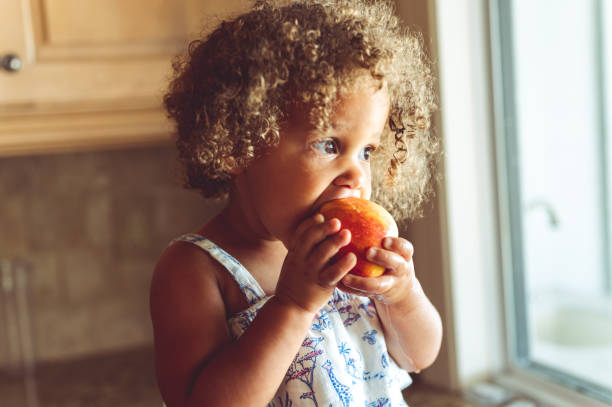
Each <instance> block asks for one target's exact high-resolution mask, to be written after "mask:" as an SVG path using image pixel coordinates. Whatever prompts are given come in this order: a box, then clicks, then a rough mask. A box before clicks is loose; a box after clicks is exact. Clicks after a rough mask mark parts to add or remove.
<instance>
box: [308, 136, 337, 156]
mask: <svg viewBox="0 0 612 407" xmlns="http://www.w3.org/2000/svg"><path fill="white" fill-rule="evenodd" d="M312 147H313V148H314V149H315V150H316V151H317V152H319V153H323V154H338V144H337V143H336V140H334V139H330V138H329V139H325V140H319V141H315V142H314V143H313V144H312Z"/></svg>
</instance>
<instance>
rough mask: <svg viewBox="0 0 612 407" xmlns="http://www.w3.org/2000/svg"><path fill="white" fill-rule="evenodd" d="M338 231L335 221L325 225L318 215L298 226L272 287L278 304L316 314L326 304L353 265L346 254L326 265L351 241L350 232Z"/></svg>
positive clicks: (349, 255) (355, 259) (351, 258)
mask: <svg viewBox="0 0 612 407" xmlns="http://www.w3.org/2000/svg"><path fill="white" fill-rule="evenodd" d="M340 227H341V225H340V221H339V220H338V219H336V218H333V219H329V220H327V221H325V220H324V218H323V215H321V214H316V215H315V216H312V217H310V218H308V219H306V220H305V221H303V222H302V223H301V224H300V225H299V226H298V228H297V231H296V233H295V235H294V237H293V239H292V240H291V241H290V242H289V247H288V250H289V251H288V253H287V257H286V258H285V261H284V263H283V268H282V270H281V273H280V277H279V279H278V283H277V285H276V297H277V298H278V299H279V300H280V301H281V302H283V303H285V304H288V305H291V306H294V307H295V306H297V307H299V308H301V309H302V310H304V311H306V312H310V313H316V312H318V311H319V309H320V308H321V307H322V306H323V305H325V303H326V302H327V301H329V298H330V296H331V295H332V293H333V291H334V288H335V287H336V284H338V282H339V281H340V280H342V278H343V277H344V276H345V275H346V274H347V273H348V272H349V271H350V270H351V269H352V268H353V267H354V266H355V263H356V262H357V257H356V256H355V255H354V254H353V253H347V254H346V255H345V256H342V257H341V258H340V259H338V260H337V261H335V262H334V263H330V259H331V258H332V257H333V256H334V255H335V254H336V253H337V252H338V250H339V249H340V248H341V247H343V246H346V245H347V244H348V243H349V242H350V241H351V232H350V231H349V230H348V229H343V230H340Z"/></svg>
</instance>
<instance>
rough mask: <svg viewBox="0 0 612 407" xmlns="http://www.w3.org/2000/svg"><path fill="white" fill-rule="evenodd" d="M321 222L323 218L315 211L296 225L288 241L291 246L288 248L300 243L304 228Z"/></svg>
mask: <svg viewBox="0 0 612 407" xmlns="http://www.w3.org/2000/svg"><path fill="white" fill-rule="evenodd" d="M323 222H325V218H324V217H323V215H321V214H320V213H317V214H315V215H313V216H310V217H309V218H306V219H305V220H303V221H302V222H301V223H300V224H299V225H298V227H297V229H296V230H295V233H294V234H293V239H292V240H291V243H290V245H291V247H290V248H289V249H295V248H296V247H297V246H298V245H299V244H300V241H301V239H302V234H304V232H305V231H306V230H308V229H310V228H311V227H313V226H314V225H319V224H321V223H323Z"/></svg>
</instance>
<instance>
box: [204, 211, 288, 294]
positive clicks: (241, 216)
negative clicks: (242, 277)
mask: <svg viewBox="0 0 612 407" xmlns="http://www.w3.org/2000/svg"><path fill="white" fill-rule="evenodd" d="M198 232H199V233H200V234H202V235H204V236H205V237H207V238H209V239H210V240H211V241H213V242H214V243H215V244H217V245H219V246H220V247H221V248H223V249H224V250H226V251H227V252H228V253H230V254H231V255H232V256H234V257H235V258H236V259H237V260H238V261H239V262H240V263H241V264H242V265H243V266H244V267H246V269H247V270H248V271H249V272H250V273H251V274H252V275H253V277H254V278H255V279H256V280H257V282H258V283H259V284H260V285H261V287H262V288H263V290H264V291H265V292H266V294H273V292H274V289H275V287H276V282H277V281H278V276H279V274H280V270H281V267H282V264H283V261H284V259H285V256H286V255H287V249H286V248H285V245H284V244H283V243H282V242H281V241H280V240H278V239H273V238H269V237H267V236H264V235H262V234H261V233H258V231H257V228H256V227H255V225H254V221H253V219H249V216H248V215H247V214H246V213H245V211H243V210H242V208H241V207H240V204H239V203H237V202H236V201H234V202H232V201H231V200H230V202H229V203H228V205H227V206H226V207H225V208H224V209H223V210H222V211H221V212H220V213H219V214H218V215H217V216H216V217H214V218H213V219H212V220H211V221H210V222H208V223H207V224H206V225H205V226H204V227H202V228H201V229H200V230H199V231H198Z"/></svg>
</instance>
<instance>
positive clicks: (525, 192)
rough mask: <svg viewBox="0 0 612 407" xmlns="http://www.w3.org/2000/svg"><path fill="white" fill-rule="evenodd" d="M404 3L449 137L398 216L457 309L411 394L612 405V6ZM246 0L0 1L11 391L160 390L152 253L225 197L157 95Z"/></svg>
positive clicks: (105, 400)
mask: <svg viewBox="0 0 612 407" xmlns="http://www.w3.org/2000/svg"><path fill="white" fill-rule="evenodd" d="M395 3H396V6H397V12H398V15H399V17H400V18H401V20H402V23H403V24H405V25H406V26H408V27H410V28H412V29H413V30H416V31H419V32H421V33H422V35H423V42H424V44H425V46H426V48H427V50H428V53H429V55H430V57H431V60H432V62H433V64H434V67H435V70H436V75H437V77H438V83H437V85H438V88H439V95H440V98H439V104H440V110H439V112H438V113H437V114H436V117H434V131H436V132H437V133H438V134H439V135H440V136H441V137H442V138H443V142H444V150H445V156H444V161H443V165H442V168H441V171H443V174H444V177H443V181H442V182H441V184H440V185H439V186H438V188H437V189H438V192H437V196H436V198H435V199H434V201H433V202H432V203H431V204H430V205H429V206H428V207H427V209H426V211H425V216H424V217H423V219H420V220H417V221H414V222H401V229H402V230H401V234H402V235H403V236H406V237H407V238H408V239H410V240H411V241H412V242H413V243H414V245H415V250H416V253H415V264H416V268H417V275H418V277H419V279H420V280H421V281H422V284H423V286H424V288H425V290H426V291H427V292H428V294H429V296H430V298H431V299H432V301H433V302H434V304H435V305H436V307H437V308H438V309H439V310H440V313H441V315H442V317H443V321H444V329H445V336H444V342H443V347H442V351H441V353H440V356H439V358H438V360H437V361H436V363H435V364H434V365H433V366H432V367H430V368H429V369H427V370H426V371H424V372H423V373H421V374H418V375H414V377H413V378H414V380H415V384H414V385H413V386H411V387H410V388H408V389H407V391H406V392H405V396H406V399H407V400H408V402H409V404H410V405H411V406H413V407H414V406H479V405H488V406H515V407H516V406H538V405H540V406H603V405H612V404H611V403H612V373H611V372H612V370H611V369H610V366H612V298H611V297H612V256H611V255H610V253H611V252H612V251H611V249H612V228H611V226H612V223H611V219H612V217H611V216H610V210H612V206H611V205H610V202H612V195H611V194H612V192H611V191H612V185H611V184H610V182H611V180H612V173H611V172H610V171H611V168H610V166H609V165H608V162H609V160H608V156H609V154H610V153H612V150H611V148H612V147H610V145H611V143H609V142H608V139H609V137H608V134H611V133H610V129H611V128H610V120H608V117H610V112H611V111H612V110H611V109H612V107H611V106H612V104H610V103H609V101H610V97H609V95H612V85H611V84H612V80H611V78H612V76H611V75H609V73H612V71H611V69H610V66H611V65H610V57H611V56H612V41H610V39H612V37H611V35H612V34H611V33H610V32H609V28H608V27H610V26H612V25H610V23H612V5H610V4H609V3H610V2H609V1H607V0H562V1H557V0H531V1H527V0H396V1H395ZM249 5H250V2H249V1H246V0H226V1H224V2H218V1H213V0H198V1H196V0H181V1H170V0H149V1H143V0H131V1H129V2H125V1H119V0H106V1H95V2H82V1H78V0H53V1H51V0H0V9H1V10H2V15H3V17H4V18H3V20H4V22H3V24H2V25H0V62H1V68H0V406H27V407H34V406H45V407H47V406H62V407H64V406H98V405H100V406H102V405H104V406H108V405H113V406H115V407H121V406H151V405H153V406H158V405H161V397H160V395H159V393H158V391H157V388H156V383H155V376H154V368H153V354H152V330H151V323H150V319H149V311H148V289H149V281H150V277H151V272H152V270H153V267H154V264H155V262H156V260H157V258H158V256H159V255H160V254H161V252H162V251H163V250H164V248H165V246H166V245H167V244H168V242H169V241H170V240H171V239H172V238H174V237H176V236H178V235H180V234H182V233H184V232H186V231H190V230H191V229H192V228H193V227H194V226H195V225H198V224H201V223H203V222H205V221H206V220H207V219H209V218H210V217H212V216H213V215H214V214H215V213H216V212H217V211H218V210H219V209H220V204H219V203H217V202H211V201H206V200H204V199H202V198H201V197H200V196H199V195H198V194H197V193H195V192H190V191H186V190H183V189H182V188H181V187H180V184H179V182H178V171H177V164H176V160H175V153H174V148H173V145H172V140H171V136H170V134H171V126H170V125H169V123H168V122H167V121H166V119H165V116H164V114H163V112H162V110H161V107H160V101H161V96H162V94H163V92H164V89H165V86H166V83H167V78H168V75H169V73H170V66H171V59H172V56H173V55H175V54H177V53H179V52H182V51H183V50H184V49H185V46H186V44H187V41H188V40H189V39H193V38H196V37H197V36H199V35H201V34H203V33H206V32H208V31H209V30H210V29H212V28H213V27H214V26H215V25H216V24H217V23H218V22H219V21H220V19H221V18H223V17H225V16H228V15H231V14H232V13H236V12H239V11H241V10H244V9H246V8H248V7H249ZM383 204H384V203H383Z"/></svg>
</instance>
